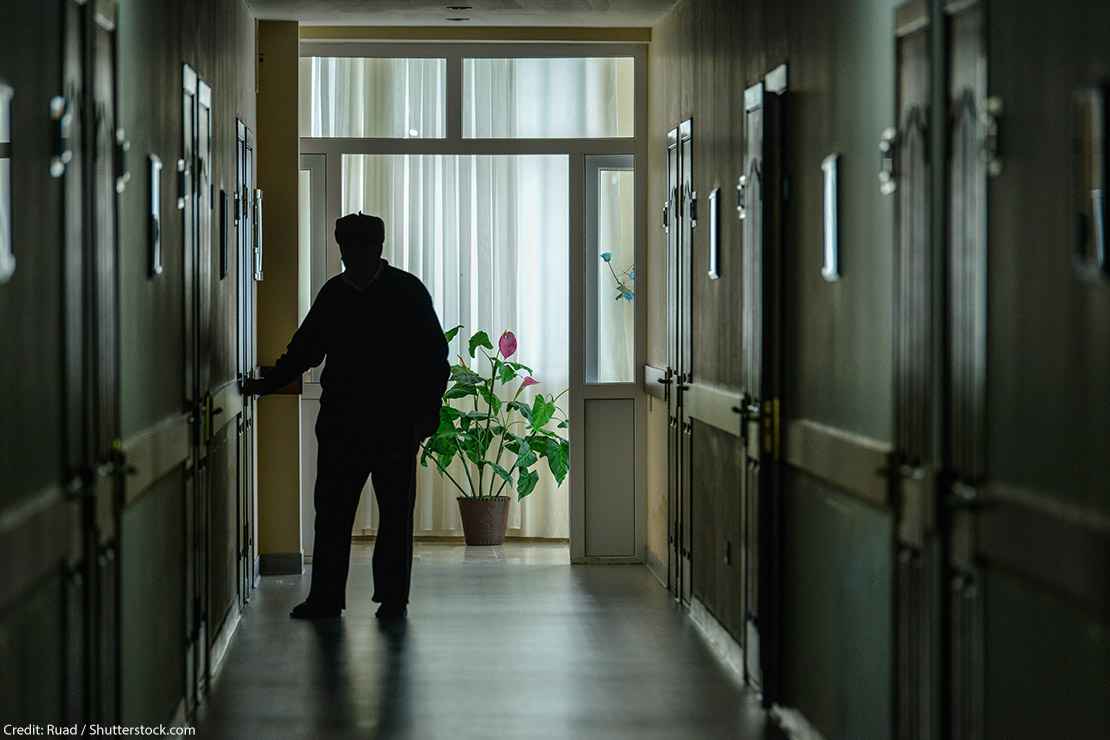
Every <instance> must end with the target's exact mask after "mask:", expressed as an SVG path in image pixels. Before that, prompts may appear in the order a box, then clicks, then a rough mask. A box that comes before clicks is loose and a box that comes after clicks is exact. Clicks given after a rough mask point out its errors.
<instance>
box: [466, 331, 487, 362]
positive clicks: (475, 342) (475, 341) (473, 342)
mask: <svg viewBox="0 0 1110 740" xmlns="http://www.w3.org/2000/svg"><path fill="white" fill-rule="evenodd" d="M479 347H485V348H486V349H493V342H491V341H490V340H489V334H486V333H485V332H484V331H479V332H475V333H474V334H473V335H472V336H471V337H470V345H469V347H468V348H467V349H468V350H469V352H470V356H471V357H473V356H474V353H475V352H477V351H478V348H479Z"/></svg>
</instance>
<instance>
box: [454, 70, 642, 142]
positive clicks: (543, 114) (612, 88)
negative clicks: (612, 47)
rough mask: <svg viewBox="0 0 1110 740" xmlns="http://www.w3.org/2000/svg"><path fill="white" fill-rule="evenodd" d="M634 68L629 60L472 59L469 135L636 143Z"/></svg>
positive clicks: (466, 116) (466, 117)
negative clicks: (628, 139)
mask: <svg viewBox="0 0 1110 740" xmlns="http://www.w3.org/2000/svg"><path fill="white" fill-rule="evenodd" d="M634 69H635V65H634V60H633V59H632V58H627V57H615V58H606V57H587V58H563V59H530V58H518V59H465V60H463V137H464V138H469V139H487V138H505V139H522V138H523V139H542V138H559V139H571V138H591V139H592V138H617V137H631V136H632V135H633V129H634V127H633V97H634V94H633V93H634V90H633V88H634V85H633V81H634V78H635V72H634Z"/></svg>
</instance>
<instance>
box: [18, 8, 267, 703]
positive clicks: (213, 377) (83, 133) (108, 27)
mask: <svg viewBox="0 0 1110 740" xmlns="http://www.w3.org/2000/svg"><path fill="white" fill-rule="evenodd" d="M94 16H95V17H94ZM0 29H2V30H0V37H2V38H0V49H2V50H3V51H2V52H0V78H3V79H5V80H7V81H9V82H13V83H15V87H16V88H17V94H18V95H19V98H18V99H19V101H20V105H19V107H18V108H17V110H18V111H19V117H18V119H17V120H16V121H15V127H14V128H15V134H16V136H17V140H18V141H19V142H20V146H19V148H18V149H17V150H16V152H17V157H16V160H15V182H17V183H20V185H19V186H18V187H17V188H16V190H15V191H14V206H15V212H16V213H17V214H18V216H17V219H16V234H15V237H16V247H17V251H18V254H19V264H18V272H17V275H16V278H15V280H13V282H12V283H10V284H7V285H3V286H0V322H2V324H3V326H2V334H3V336H4V337H5V344H6V346H7V347H8V349H9V350H11V351H12V352H13V354H12V355H11V356H12V357H18V361H17V362H11V363H4V365H5V368H8V369H10V372H11V373H12V376H11V378H10V379H9V376H7V375H5V376H4V380H5V384H6V387H7V389H8V392H6V393H4V394H3V404H4V405H3V407H2V409H3V410H2V414H0V416H2V418H3V419H4V424H3V432H2V434H3V437H2V443H0V449H2V450H3V452H2V453H0V454H2V455H3V457H2V458H0V459H2V460H3V463H4V484H3V486H2V488H3V491H4V494H5V495H4V496H3V497H2V498H0V507H3V510H2V511H3V514H2V516H0V519H2V520H3V521H4V525H3V536H2V537H0V541H3V542H5V543H11V545H12V548H11V550H10V551H9V550H5V552H4V558H5V560H6V562H8V563H9V565H10V567H11V569H12V570H13V571H15V572H18V573H29V574H34V573H36V572H37V571H38V570H40V569H41V567H42V566H44V565H45V566H46V568H47V570H46V571H44V572H43V573H41V574H40V576H38V577H36V578H35V579H33V580H32V582H28V583H25V582H23V580H21V579H19V578H17V579H14V582H15V583H16V584H18V585H13V587H12V593H4V594H2V595H0V614H2V618H0V644H2V645H3V655H2V656H0V658H2V662H3V664H4V666H5V671H4V676H3V680H2V682H0V714H2V715H3V716H4V718H5V721H19V720H24V719H30V718H37V719H40V720H42V721H44V722H45V721H52V722H60V721H62V720H67V721H78V720H81V719H98V720H105V721H121V722H124V723H128V724H138V723H146V724H159V723H163V722H169V721H171V720H172V719H174V718H175V716H176V717H178V718H180V717H181V712H182V711H183V708H184V706H185V705H184V703H183V701H184V699H185V697H186V695H187V693H188V692H189V686H188V682H187V680H186V676H187V655H186V651H187V648H186V645H187V644H190V643H192V644H197V645H198V650H199V651H202V652H203V653H205V654H207V652H208V649H209V647H210V646H209V644H207V643H205V644H200V643H199V642H198V638H197V637H196V636H190V635H188V634H187V632H188V630H189V629H190V627H191V625H192V619H193V617H194V615H199V614H200V613H201V612H200V610H194V609H193V608H192V603H193V602H192V597H193V596H194V595H197V594H200V593H201V592H200V590H199V589H197V590H196V591H195V592H194V591H191V590H190V589H191V588H192V584H191V583H190V582H189V579H188V577H187V575H186V573H188V572H190V571H189V568H191V567H194V566H195V565H196V563H197V562H203V563H204V567H205V568H210V569H211V572H213V573H224V574H230V573H234V572H235V570H236V567H237V566H236V558H235V555H234V553H230V552H214V555H213V556H212V557H209V553H207V552H204V553H202V552H200V551H199V550H197V548H196V543H198V542H203V541H204V538H203V537H198V538H193V537H190V536H188V535H187V534H186V533H187V532H188V531H189V530H188V529H187V527H188V526H191V525H190V524H187V523H186V522H189V521H192V523H193V524H196V521H195V520H191V519H190V517H191V516H192V514H195V513H196V512H197V511H204V509H202V508H196V507H194V504H195V502H197V501H202V500H203V501H207V502H209V503H211V504H212V505H213V507H217V508H214V510H223V511H226V510H227V507H231V509H232V510H234V507H235V504H236V495H237V493H238V492H239V488H238V486H237V480H238V479H237V471H236V470H235V469H234V463H235V460H234V458H231V459H230V460H228V459H224V462H225V463H226V464H225V466H224V471H223V472H230V474H231V482H229V481H227V480H226V479H221V478H220V477H219V476H218V475H216V476H213V477H212V478H211V480H212V481H214V483H213V484H212V486H211V487H209V488H204V487H203V486H200V485H197V486H196V488H193V489H190V486H191V485H193V484H192V483H190V482H189V481H196V480H200V479H201V478H202V477H204V476H202V475H200V474H199V473H198V471H196V470H195V469H194V470H192V471H189V470H187V468H188V466H189V463H188V459H190V456H191V455H192V454H193V453H192V447H191V445H190V441H189V440H190V437H191V435H190V431H191V429H192V428H193V424H192V422H191V421H190V417H191V416H192V411H193V410H192V409H190V408H187V406H186V397H187V395H188V394H189V390H188V388H187V379H186V364H187V363H186V360H185V346H186V327H185V315H186V309H185V305H186V291H187V287H188V286H189V285H190V283H189V282H188V278H187V277H186V271H185V264H186V259H185V245H184V238H183V233H184V221H183V217H182V211H179V210H178V209H177V198H178V195H179V192H178V184H177V180H176V174H175V163H176V161H177V159H178V158H179V157H181V156H182V123H181V121H182V65H183V64H185V63H187V64H189V65H191V66H192V67H193V69H195V70H196V71H197V73H198V74H199V75H200V77H201V78H202V79H204V80H206V81H207V82H208V83H209V84H210V85H211V87H212V92H213V97H212V111H213V151H212V170H211V172H210V175H211V178H212V184H213V186H214V190H215V193H216V194H217V195H218V193H219V191H220V190H221V189H226V190H228V191H229V192H233V191H234V189H235V181H236V168H235V162H236V144H235V136H236V134H235V121H236V119H237V118H239V119H242V120H243V121H245V122H246V123H247V125H249V126H252V127H253V126H254V125H255V95H254V93H255V84H254V21H253V19H252V17H251V14H250V12H249V9H248V7H247V5H246V3H245V2H243V1H242V0H196V1H195V2H176V3H149V2H142V1H141V0H123V1H122V2H120V3H118V4H117V3H112V2H98V3H83V2H82V3H78V2H75V1H73V0H63V1H61V2H49V3H34V2H8V3H4V4H3V8H2V10H0ZM113 33H114V35H112V34H113ZM82 38H85V39H88V40H89V41H88V42H87V43H88V44H89V47H87V48H86V49H85V52H86V53H84V54H82V49H81V46H80V40H81V39H82ZM113 39H114V47H113V45H112V43H111V42H112V40H113ZM71 42H73V43H71ZM94 42H95V43H94ZM94 46H95V48H93V47H94ZM67 50H68V51H69V52H70V53H69V56H68V58H67V57H65V53H66V51H67ZM95 61H98V62H100V63H99V64H95V63H94V62H95ZM113 61H114V72H115V77H114V80H113V78H112V76H111V75H112V72H113V64H112V62H113ZM93 79H96V80H98V81H100V82H101V83H102V84H101V85H100V86H99V88H95V86H92V85H91V84H90V82H91V81H92V80H93ZM81 85H84V88H82V87H81ZM113 88H114V92H115V106H114V108H115V110H114V113H115V121H114V126H112V125H108V126H101V127H99V128H97V127H95V126H94V122H95V121H96V120H97V116H105V115H110V114H111V112H112V91H113ZM94 90H95V95H96V97H95V98H94V97H93V93H94ZM82 92H83V93H84V94H79V93H82ZM59 94H64V95H67V96H69V97H70V98H71V99H72V101H73V103H74V105H73V107H72V108H71V110H73V111H74V116H75V120H74V129H73V130H72V131H73V133H72V136H71V139H70V146H71V148H72V151H73V158H72V160H71V161H70V164H69V165H68V166H67V168H66V170H65V173H64V176H63V177H60V178H57V179H53V178H50V177H49V175H48V173H49V172H50V157H51V155H52V154H53V153H54V146H55V144H56V143H55V140H54V135H55V129H54V128H53V125H52V123H51V120H50V117H49V110H50V105H49V103H50V100H51V98H52V97H53V96H55V95H59ZM90 103H98V104H100V105H101V106H102V107H100V108H99V110H94V109H93V108H92V106H91V105H89V104H90ZM82 111H83V114H82ZM94 114H95V115H94ZM101 120H105V121H106V122H107V123H108V124H111V123H112V122H111V121H110V120H108V119H105V118H101ZM116 127H118V128H120V129H122V130H123V131H125V132H126V137H127V139H128V140H129V141H130V150H129V152H128V154H127V158H126V165H127V169H128V170H129V171H130V175H131V177H130V180H129V181H128V182H127V184H126V187H125V188H124V189H123V190H122V191H120V192H119V193H118V194H116V192H115V191H114V189H113V185H114V184H115V182H114V177H113V176H114V175H115V174H117V173H115V172H113V171H112V170H111V165H112V164H113V163H115V162H116V161H118V160H113V159H112V147H111V142H112V139H113V136H112V135H113V133H114V129H115V128H116ZM93 150H99V151H100V155H99V157H98V158H95V159H96V160H97V161H98V162H99V164H100V173H101V177H100V178H98V179H97V180H96V181H95V182H94V181H93V179H92V178H90V177H89V174H90V171H91V163H92V162H93V160H94V157H93V155H92V151H93ZM150 155H155V156H157V157H158V158H160V160H161V162H162V164H163V170H162V176H161V198H160V202H159V210H160V213H161V218H162V227H161V237H162V255H163V272H162V274H161V275H158V276H152V275H151V274H150V259H149V246H148V245H149V217H148V214H149V212H150V210H149V209H150V189H149V182H148V157H149V156H150ZM105 175H106V177H105ZM94 194H95V196H96V197H95V198H94V197H93V195H94ZM213 213H214V215H213V223H212V227H213V228H212V232H211V235H212V244H213V255H212V257H213V262H212V263H211V264H209V265H207V266H206V267H207V268H208V271H207V272H205V273H204V274H205V275H206V277H210V280H202V281H201V285H202V286H203V287H202V289H203V291H204V292H205V293H206V294H207V295H209V296H210V297H211V304H210V305H211V317H212V330H211V333H210V336H211V341H210V343H208V342H206V346H205V349H204V352H203V358H202V359H203V362H204V364H205V367H206V368H207V369H208V370H209V371H210V383H209V385H210V389H216V388H219V387H221V386H222V387H224V388H225V389H227V388H230V389H231V392H230V393H229V394H228V397H229V398H230V397H237V393H235V392H234V388H235V381H236V377H235V376H236V371H237V367H236V342H237V336H236V329H237V325H236V315H237V312H236V308H235V307H236V300H237V287H236V286H237V284H238V281H237V278H238V275H237V272H236V261H235V259H234V252H232V257H231V259H230V260H229V274H228V275H227V276H226V277H220V276H219V275H218V272H216V271H215V268H217V266H218V265H217V264H216V255H217V254H218V244H219V230H218V225H219V218H218V207H217V209H214V211H213ZM112 228H114V229H115V230H116V234H115V236H116V239H115V240H112V239H110V238H109V237H110V236H111V235H112ZM227 228H228V229H229V231H232V227H231V226H230V225H227ZM229 237H230V240H231V242H230V245H229V246H230V248H231V249H232V250H234V236H233V235H232V234H229ZM67 276H68V278H71V279H67ZM98 291H99V292H100V293H99V294H100V295H102V296H105V297H106V298H105V299H103V300H101V301H100V302H99V303H98V302H97V301H95V300H94V298H95V297H96V295H97V292H98ZM67 309H68V310H67ZM13 320H16V321H18V324H15V325H13V324H12V323H11V322H12V321H13ZM18 326H22V327H23V328H22V329H20V330H16V331H13V329H16V328H17V327H18ZM117 332H118V333H117ZM67 336H68V337H70V338H71V339H72V340H73V341H72V343H71V344H69V345H67V344H66V343H65V339H66V337H67ZM117 338H118V341H117ZM89 368H95V369H96V371H97V374H96V375H95V376H94V375H93V374H92V373H89V372H88V370H89ZM74 374H76V376H77V381H78V382H77V383H76V384H75V385H67V384H66V383H65V382H64V379H66V378H68V377H70V376H72V375H74ZM117 391H118V395H117ZM206 392H207V391H206ZM89 409H95V410H96V418H97V420H98V422H100V426H98V428H97V430H96V434H95V435H94V434H93V433H92V432H90V430H89V425H90V421H89V418H90V417H89ZM227 416H228V417H230V418H232V419H234V414H232V410H231V409H230V408H229V409H228V410H227ZM226 428H230V429H232V430H234V429H235V425H234V424H227V425H226V426H225V429H226ZM93 436H96V437H97V442H90V441H89V440H90V438H92V437H93ZM100 437H107V439H106V441H105V447H106V448H107V450H108V451H109V452H108V454H105V453H104V450H102V449H99V448H98V446H99V443H100V441H101V440H100ZM231 438H232V440H234V438H235V434H234V432H232V434H231ZM24 445H26V446H27V449H24ZM94 447H97V448H95V449H94ZM232 451H234V446H232ZM221 481H222V482H223V483H225V484H226V485H223V486H221V485H219V483H220V482H221ZM202 489H203V490H202ZM51 490H53V491H55V492H64V493H68V494H69V495H64V496H61V497H52V495H50V493H49V492H50V491H51ZM190 490H194V491H196V495H195V496H190V495H189V491H190ZM9 491H10V492H11V494H12V497H15V496H17V495H27V497H28V498H31V496H34V497H35V498H36V499H37V500H38V503H37V504H36V506H35V507H34V508H37V509H39V510H41V511H42V512H43V513H44V514H48V515H49V516H48V517H47V518H46V519H42V518H41V517H39V518H36V517H35V516H31V517H26V516H14V517H13V516H12V514H13V510H12V509H9V508H8V504H9V503H10V501H9V500H8V494H9ZM44 493H45V494H47V495H44ZM202 496H203V497H207V498H202ZM58 500H60V501H62V502H63V503H62V504H61V505H60V506H59V505H55V503H52V502H56V501H58ZM44 507H45V508H44ZM218 507H223V508H222V509H218ZM14 513H18V512H14ZM36 522H37V523H36ZM209 524H213V525H215V524H216V522H215V521H213V522H204V523H203V524H202V525H201V526H202V529H201V530H200V531H205V530H206V529H207V527H208V526H209ZM213 532H214V534H219V533H220V532H219V530H217V529H216V528H215V527H213ZM223 534H227V532H226V531H224V532H223ZM231 534H232V535H233V536H234V535H235V532H234V529H233V530H232V531H231ZM36 543H37V544H36ZM55 558H58V559H57V560H55ZM194 558H197V559H196V560H194ZM224 596H226V598H227V600H228V601H229V602H230V601H231V600H232V599H234V598H236V597H237V596H238V594H235V593H234V591H232V592H231V593H225V594H224ZM202 602H203V599H202ZM220 616H221V615H220V614H215V613H214V614H212V615H211V617H210V619H209V625H208V627H209V630H208V632H209V634H208V636H209V637H214V636H215V633H216V631H217V630H218V629H219V628H220V627H221V623H220V622H219V621H217V618H218V617H220ZM213 622H215V623H213Z"/></svg>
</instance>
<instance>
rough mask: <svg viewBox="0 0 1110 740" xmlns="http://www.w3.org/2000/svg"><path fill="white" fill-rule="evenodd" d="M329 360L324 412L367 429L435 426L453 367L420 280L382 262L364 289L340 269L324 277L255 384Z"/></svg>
mask: <svg viewBox="0 0 1110 740" xmlns="http://www.w3.org/2000/svg"><path fill="white" fill-rule="evenodd" d="M325 357H326V358H327V363H326V364H325V366H324V372H323V374H322V375H321V378H320V385H321V388H322V390H323V393H322V396H321V399H320V407H321V408H320V414H321V417H322V418H323V417H327V418H328V420H329V421H330V422H331V423H339V424H342V425H343V426H348V427H349V426H356V427H357V428H359V429H363V430H365V431H367V432H380V431H386V432H388V431H389V430H390V429H394V428H397V427H398V426H400V425H412V426H414V427H415V428H416V431H417V432H418V433H419V435H420V436H421V437H424V436H427V435H429V434H431V433H432V432H434V431H435V428H436V425H437V424H438V422H439V407H440V403H441V399H442V398H443V392H444V390H445V389H446V388H447V378H448V376H449V374H450V368H449V366H448V363H447V342H446V341H445V340H444V338H443V328H442V327H441V326H440V323H439V318H438V317H437V316H436V312H435V308H434V306H433V305H432V299H431V296H430V295H428V291H427V289H426V288H425V287H424V284H423V283H422V282H420V279H419V278H417V277H416V276H415V275H412V274H410V273H408V272H405V271H404V270H398V269H396V268H394V267H391V266H390V265H389V264H387V263H385V262H384V260H383V265H382V269H381V271H380V272H379V273H378V275H377V276H376V277H375V279H374V280H373V281H372V282H371V283H370V284H369V286H368V287H367V288H366V289H365V290H359V289H358V288H355V287H354V286H352V285H350V284H349V283H348V282H347V281H346V280H345V279H343V277H342V275H336V276H335V277H333V278H331V279H330V280H328V281H327V282H326V283H324V287H323V288H321V289H320V293H319V294H318V295H317V296H316V301H315V302H314V303H313V304H312V308H311V310H309V312H308V316H306V317H305V320H304V322H303V323H302V324H301V326H300V328H299V329H297V332H296V333H295V334H294V335H293V339H292V340H291V341H290V342H289V347H288V348H287V349H286V351H285V354H283V355H282V356H281V357H280V358H279V359H278V361H277V364H276V365H275V366H274V368H273V370H271V371H270V372H269V373H267V374H266V376H265V377H264V378H263V379H262V382H261V383H260V384H259V392H260V393H263V394H265V393H270V392H272V391H274V390H277V389H278V388H281V387H283V386H285V385H287V384H289V383H290V382H292V381H293V380H295V379H296V378H297V376H298V375H301V374H302V373H304V372H305V371H307V370H308V369H309V368H310V367H315V366H317V365H319V364H320V362H321V361H323V360H324V358H325Z"/></svg>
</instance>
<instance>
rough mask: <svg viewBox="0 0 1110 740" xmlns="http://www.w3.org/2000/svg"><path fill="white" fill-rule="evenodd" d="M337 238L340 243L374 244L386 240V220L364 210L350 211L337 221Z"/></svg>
mask: <svg viewBox="0 0 1110 740" xmlns="http://www.w3.org/2000/svg"><path fill="white" fill-rule="evenodd" d="M335 240H336V241H337V242H339V243H340V244H359V243H362V244H372V245H375V246H376V245H380V244H382V243H383V242H385V222H384V221H382V220H381V219H380V218H378V217H377V216H367V215H366V214H365V213H363V212H362V211H359V212H358V213H349V214H347V215H346V216H343V217H342V218H340V219H339V220H337V221H336V222H335Z"/></svg>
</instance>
